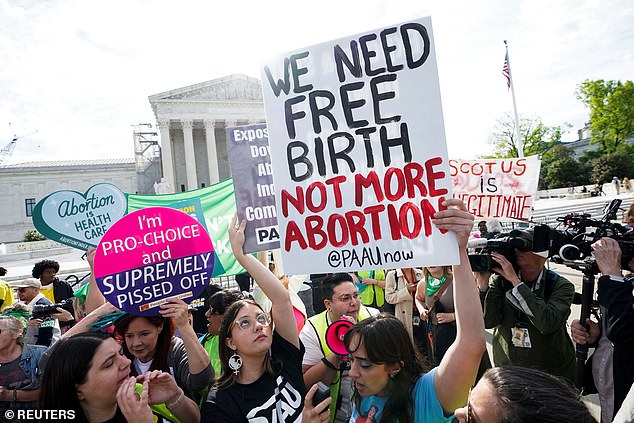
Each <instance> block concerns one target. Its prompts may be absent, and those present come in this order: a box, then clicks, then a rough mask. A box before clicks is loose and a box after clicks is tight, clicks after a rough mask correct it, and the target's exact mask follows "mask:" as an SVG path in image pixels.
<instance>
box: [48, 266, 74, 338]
mask: <svg viewBox="0 0 634 423" xmlns="http://www.w3.org/2000/svg"><path fill="white" fill-rule="evenodd" d="M53 296H54V297H55V304H58V303H60V302H62V301H64V300H65V299H67V298H71V297H74V296H75V292H74V291H73V288H72V287H71V286H70V284H69V283H68V282H66V281H61V280H59V279H58V278H55V279H54V280H53ZM65 309H66V310H68V311H69V312H70V314H72V315H74V314H75V313H74V311H73V305H72V304H69V305H68V306H67V307H65ZM74 324H75V321H74V320H71V321H70V322H59V326H60V327H61V328H64V327H66V326H68V327H70V326H72V325H74Z"/></svg>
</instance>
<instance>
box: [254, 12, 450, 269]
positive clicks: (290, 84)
mask: <svg viewBox="0 0 634 423" xmlns="http://www.w3.org/2000/svg"><path fill="white" fill-rule="evenodd" d="M262 81H263V82H262V88H263V97H264V103H265V110H266V117H267V126H268V129H269V145H270V148H271V161H272V165H273V180H274V182H275V192H276V194H275V195H276V200H277V217H278V225H279V228H280V235H281V238H280V248H281V250H282V254H283V259H284V268H285V271H286V272H287V273H289V274H299V273H301V274H304V273H319V272H329V271H337V272H340V271H351V270H358V269H376V268H390V267H392V268H400V267H412V266H422V265H431V264H436V265H438V264H452V263H456V262H457V261H458V248H457V244H456V241H455V236H454V235H453V234H451V233H446V234H442V233H441V232H440V231H439V230H438V229H436V228H435V226H434V225H433V224H432V222H431V219H432V216H433V214H434V213H435V212H436V211H438V210H441V209H442V202H443V199H444V198H447V197H450V195H451V193H450V192H449V190H450V189H451V180H450V178H449V166H448V162H447V147H446V142H445V132H444V126H443V117H442V107H441V101H440V87H439V84H438V71H437V68H436V56H435V48H434V38H433V34H432V28H431V19H430V18H423V19H419V20H416V21H412V22H406V23H403V24H398V25H393V26H390V27H386V28H383V29H379V30H376V31H368V32H366V33H364V34H359V35H355V36H351V37H346V38H342V39H339V40H335V41H331V42H326V43H323V44H319V45H316V46H311V47H307V48H304V49H300V50H297V51H293V52H290V53H288V54H285V55H282V56H280V57H277V58H274V59H272V60H270V61H268V62H267V63H266V64H265V66H264V67H263V69H262Z"/></svg>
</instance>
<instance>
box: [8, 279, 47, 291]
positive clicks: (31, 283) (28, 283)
mask: <svg viewBox="0 0 634 423" xmlns="http://www.w3.org/2000/svg"><path fill="white" fill-rule="evenodd" d="M28 287H33V288H39V289H42V284H41V283H40V281H39V280H38V279H35V278H26V279H24V280H21V281H19V282H16V283H14V284H13V288H28Z"/></svg>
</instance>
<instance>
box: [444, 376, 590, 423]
mask: <svg viewBox="0 0 634 423" xmlns="http://www.w3.org/2000/svg"><path fill="white" fill-rule="evenodd" d="M455 415H456V421H457V422H458V423H467V422H490V423H522V422H531V423H559V422H575V423H596V419H595V418H594V417H592V415H591V414H590V411H589V410H588V408H587V407H586V406H585V404H584V403H583V401H582V400H581V398H580V397H579V394H578V393H577V392H576V391H575V390H574V389H573V388H571V387H570V386H569V385H568V384H567V383H566V382H564V381H563V380H562V379H559V378H557V377H555V376H552V375H549V374H547V373H544V372H541V371H539V370H534V369H530V368H527V367H516V366H502V367H494V368H492V369H489V370H487V371H486V372H485V373H484V375H483V376H482V379H480V381H479V382H478V384H477V385H476V386H475V387H474V388H473V389H472V390H471V392H470V394H469V399H468V401H467V405H466V406H465V407H462V408H460V409H458V410H456V413H455Z"/></svg>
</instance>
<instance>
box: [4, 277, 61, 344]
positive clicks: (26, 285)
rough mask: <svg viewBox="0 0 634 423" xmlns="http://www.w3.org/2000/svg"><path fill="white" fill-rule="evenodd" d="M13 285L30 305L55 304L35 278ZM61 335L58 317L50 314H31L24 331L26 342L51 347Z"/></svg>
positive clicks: (21, 298) (19, 295)
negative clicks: (42, 290) (43, 291)
mask: <svg viewBox="0 0 634 423" xmlns="http://www.w3.org/2000/svg"><path fill="white" fill-rule="evenodd" d="M13 287H14V288H15V289H16V290H17V291H18V298H19V299H20V301H21V302H22V303H23V304H25V305H27V306H29V307H35V306H50V305H52V304H53V303H51V302H50V300H48V299H47V298H46V297H44V294H42V293H41V292H40V289H42V285H41V284H40V281H39V280H37V279H35V278H27V279H24V280H23V281H20V282H18V283H15V284H14V285H13ZM59 337H60V329H59V323H58V322H57V319H55V318H53V317H51V316H50V315H49V316H46V317H44V316H42V318H39V317H38V316H33V315H31V317H30V319H29V321H28V324H27V328H26V331H25V333H24V342H26V343H27V344H31V345H42V346H45V347H50V346H51V345H53V344H54V343H55V342H56V341H57V340H58V339H59Z"/></svg>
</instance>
